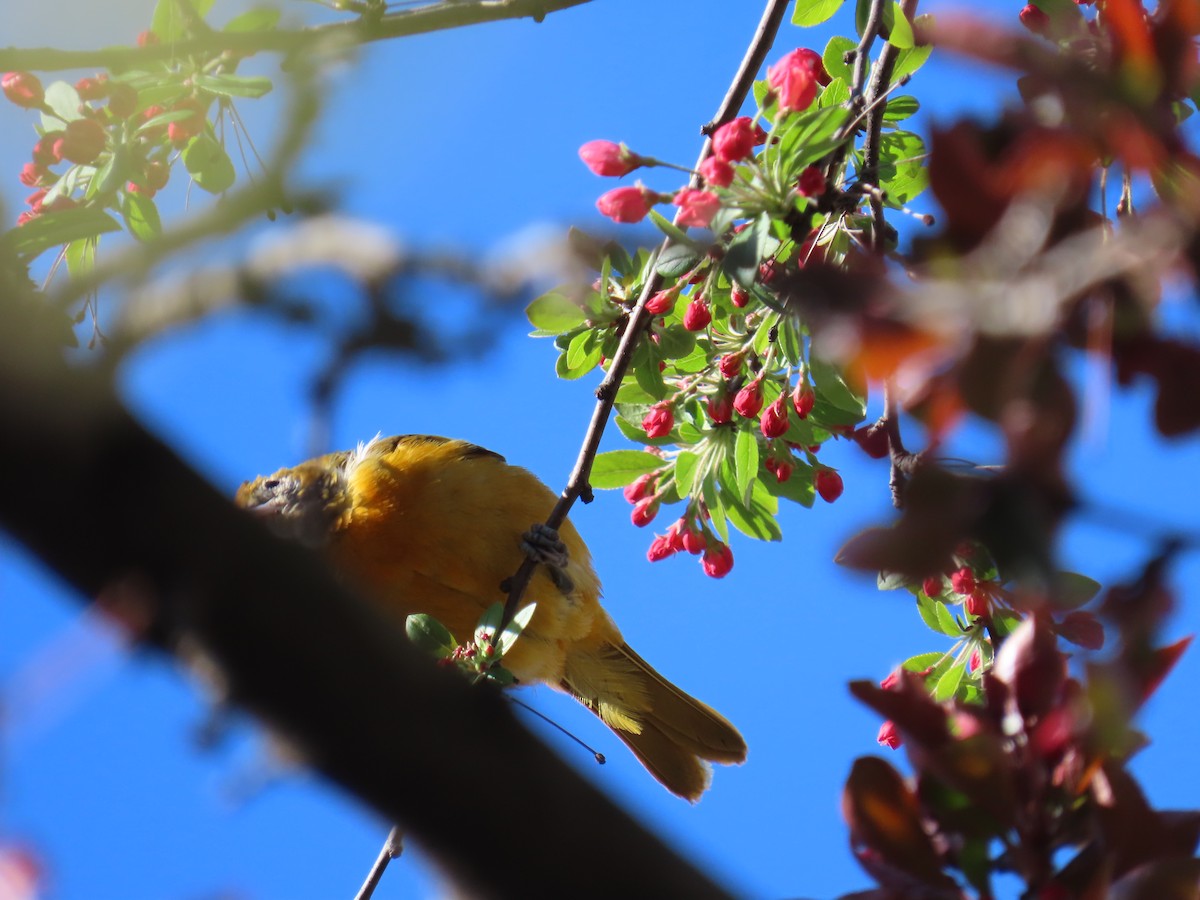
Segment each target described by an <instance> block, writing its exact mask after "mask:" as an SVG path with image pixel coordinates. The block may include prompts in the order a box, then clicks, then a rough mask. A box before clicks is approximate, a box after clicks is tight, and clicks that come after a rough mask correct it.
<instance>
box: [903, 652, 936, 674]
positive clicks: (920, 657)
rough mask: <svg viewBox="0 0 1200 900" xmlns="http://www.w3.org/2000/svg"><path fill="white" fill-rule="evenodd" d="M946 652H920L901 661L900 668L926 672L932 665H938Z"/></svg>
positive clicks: (908, 670) (907, 670)
mask: <svg viewBox="0 0 1200 900" xmlns="http://www.w3.org/2000/svg"><path fill="white" fill-rule="evenodd" d="M945 655H946V654H944V653H939V652H938V651H937V650H930V651H929V652H928V653H918V654H917V655H916V656H910V657H909V658H908V659H906V660H905V661H904V662H902V663H900V668H902V669H904V670H905V671H906V672H924V671H925V670H926V669H928V668H930V667H931V666H936V665H937V664H938V663H939V662H940V661H941V659H942V657H943V656H945Z"/></svg>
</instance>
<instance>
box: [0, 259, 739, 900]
mask: <svg viewBox="0 0 1200 900" xmlns="http://www.w3.org/2000/svg"><path fill="white" fill-rule="evenodd" d="M0 281H3V282H4V283H3V290H2V291H0V296H4V298H5V299H4V302H3V303H0V424H2V428H0V468H2V469H3V471H5V472H9V473H14V475H15V476H16V477H12V478H9V479H7V480H6V482H5V484H6V486H5V489H4V490H3V491H0V526H2V527H4V528H5V529H6V530H7V531H8V532H9V533H11V534H12V535H13V536H14V537H15V538H17V539H18V540H19V541H21V542H22V543H23V544H24V545H25V546H26V547H28V548H29V549H30V550H31V551H32V552H33V553H35V554H36V555H37V556H39V557H40V558H41V559H42V560H43V561H44V562H45V563H46V564H47V565H49V566H50V567H51V568H52V569H53V570H54V571H55V572H57V573H58V574H59V575H60V576H61V577H63V578H64V579H65V580H66V581H67V582H69V583H70V584H71V585H72V586H74V587H75V588H76V589H77V590H78V591H79V592H80V595H81V597H92V596H96V595H98V594H100V593H101V592H102V591H105V590H106V589H107V590H108V591H109V593H110V594H113V593H120V594H121V595H122V596H124V597H125V598H126V604H125V605H126V606H129V605H130V604H132V605H134V606H136V607H137V608H138V609H139V610H140V613H141V615H142V616H143V617H144V618H145V619H146V620H147V621H148V622H149V623H150V624H149V628H148V630H147V631H146V632H145V635H144V640H145V641H147V642H148V643H150V644H153V645H156V646H158V647H159V648H161V649H163V650H172V651H174V650H178V649H179V648H180V647H181V646H184V645H194V646H197V647H199V648H200V650H201V651H202V658H203V659H205V660H206V661H207V662H209V663H211V664H212V665H213V666H214V667H215V669H216V671H217V672H218V673H219V675H220V677H221V679H222V680H223V681H224V682H225V683H227V685H228V689H229V695H230V699H231V700H233V701H234V702H236V703H239V704H240V705H242V706H244V707H246V708H247V709H249V710H251V711H252V712H254V713H255V714H257V715H258V716H259V717H260V718H261V719H262V720H263V721H265V722H266V723H268V724H269V725H270V726H271V727H273V728H274V729H276V730H277V731H278V732H279V733H280V734H282V735H283V736H284V737H286V738H287V739H289V740H290V741H291V742H292V743H293V745H294V746H295V747H296V749H297V750H298V751H299V752H300V754H301V755H302V756H303V757H304V758H306V759H307V760H308V761H309V762H311V764H312V765H313V766H314V767H315V768H316V769H318V770H319V771H320V772H322V773H324V774H325V775H326V776H327V777H329V778H330V779H332V780H334V781H336V782H337V783H339V784H340V785H342V786H343V787H344V788H346V789H347V790H348V791H350V792H351V793H352V794H354V795H355V796H357V797H358V798H360V799H361V800H362V801H364V802H365V803H367V804H369V805H370V806H372V807H373V808H374V809H376V810H377V811H378V812H379V813H381V814H382V815H384V816H387V817H388V818H389V819H390V820H392V821H397V822H400V823H402V824H403V826H404V827H405V829H406V831H407V832H408V833H409V834H411V835H412V837H413V839H414V840H416V841H419V842H420V844H421V845H422V846H423V847H424V848H425V849H426V850H427V851H428V852H429V853H430V854H431V855H432V856H433V857H434V858H435V859H436V860H437V861H438V863H439V865H440V866H441V867H442V868H443V869H444V870H445V871H447V872H448V873H451V874H452V876H453V877H454V879H455V880H456V881H457V882H458V884H459V886H460V887H461V888H463V889H465V890H468V891H470V892H471V893H472V895H476V896H482V897H489V896H494V897H551V896H581V895H582V894H584V893H590V894H593V895H596V896H613V897H615V896H622V895H623V894H625V893H626V891H627V890H628V887H629V885H630V884H631V883H632V884H637V885H638V887H639V889H641V890H644V891H645V892H646V893H647V895H650V896H660V897H668V896H681V897H682V896H686V897H722V896H726V894H725V892H724V891H722V890H721V889H720V888H719V887H718V886H717V885H715V884H714V883H713V882H712V881H710V880H708V879H707V878H706V877H705V876H704V875H702V874H701V873H700V872H698V871H697V870H696V869H695V868H693V867H692V866H691V865H690V864H689V863H687V862H685V861H684V860H682V859H681V858H679V857H678V856H676V855H675V854H674V853H673V852H672V851H671V850H669V849H668V848H667V847H666V846H665V845H664V844H663V843H662V842H661V841H659V840H658V839H657V838H656V837H654V836H653V835H651V834H650V833H649V832H647V831H646V830H645V829H644V828H643V827H642V826H641V825H639V824H638V823H637V822H635V821H634V820H633V819H631V818H630V817H629V816H628V815H627V814H626V813H624V812H622V811H621V810H619V809H618V808H617V807H615V806H614V805H613V804H612V803H611V802H610V801H609V800H607V799H606V798H605V797H603V796H602V795H601V794H600V793H599V792H598V791H597V790H596V789H595V788H593V787H591V786H590V785H588V784H587V783H586V782H585V781H584V780H583V779H582V778H581V777H579V776H578V775H577V774H575V773H574V772H573V771H571V770H570V769H569V768H568V767H567V766H566V765H565V764H564V763H563V762H562V760H560V759H559V758H558V757H557V756H556V755H555V754H554V753H552V752H551V751H550V750H549V749H548V748H547V747H546V746H545V745H543V744H542V743H540V742H539V741H537V740H536V739H534V738H533V737H532V736H531V735H530V734H529V733H528V732H527V731H526V730H525V729H524V728H523V727H521V725H520V724H519V723H518V722H517V721H516V719H515V718H514V717H513V716H512V715H511V713H510V712H509V710H508V707H507V704H505V703H504V702H503V701H502V699H501V698H500V697H499V696H498V695H497V694H496V692H494V691H488V690H481V689H480V688H478V687H472V686H471V685H470V684H468V683H467V682H466V680H464V679H462V678H460V677H458V676H456V675H455V674H453V673H451V672H448V671H445V670H442V669H439V668H438V667H437V666H436V665H435V664H434V662H433V661H432V660H430V659H428V658H426V657H424V656H423V655H422V654H421V653H420V652H419V651H418V650H417V649H416V648H415V647H413V646H412V645H411V644H410V643H409V642H408V641H407V640H406V638H405V637H404V635H403V633H402V631H401V630H400V629H399V628H398V627H397V625H396V623H395V622H393V621H391V620H390V619H388V618H387V617H386V616H384V614H383V613H381V612H379V611H378V610H376V609H375V608H374V607H373V606H372V605H371V604H368V603H367V602H365V601H362V600H360V599H359V598H358V597H357V596H355V595H352V594H350V593H348V592H347V591H346V589H345V587H344V586H342V585H341V584H340V583H339V582H337V581H336V580H335V579H334V577H333V576H332V575H331V574H330V573H329V572H328V571H327V570H326V569H325V568H324V567H323V566H321V565H319V563H318V561H317V560H316V559H315V558H313V557H312V556H311V555H309V554H307V553H305V552H304V551H303V550H302V549H301V548H299V547H297V546H292V545H289V544H287V543H284V542H281V541H278V540H276V539H274V538H272V537H271V536H270V535H269V534H268V533H267V532H266V531H265V530H264V529H262V528H261V527H260V526H259V525H258V524H257V523H255V522H254V521H252V520H251V518H250V517H248V516H246V515H244V514H243V513H241V512H240V511H239V510H237V509H235V508H234V506H233V504H232V503H231V502H229V500H228V498H226V497H223V496H222V495H220V494H219V493H217V491H215V490H214V489H213V488H212V487H211V486H209V485H208V484H207V483H205V482H204V481H203V480H202V479H201V478H200V477H199V476H198V475H196V474H195V473H194V472H192V471H191V470H190V469H188V468H187V467H186V466H185V465H184V464H183V463H182V462H181V461H180V460H179V459H178V458H177V457H176V456H175V455H174V454H173V453H171V451H170V450H168V449H167V448H166V447H165V446H163V445H162V444H161V443H159V442H158V441H157V440H156V439H155V438H153V437H152V436H151V435H150V434H148V433H147V432H146V431H145V430H144V429H142V428H141V426H139V425H138V424H137V423H136V422H134V420H133V419H132V418H131V417H130V416H129V414H128V413H127V412H126V411H125V410H124V409H123V408H122V407H121V405H120V404H119V403H118V401H117V400H116V398H115V396H114V394H113V392H112V389H111V386H110V385H109V383H108V382H107V380H106V379H105V378H103V377H102V376H100V375H98V374H97V373H96V372H94V371H90V370H87V369H84V368H81V367H75V368H69V367H68V366H67V365H66V364H65V363H64V362H63V360H62V354H61V352H60V351H59V350H58V349H57V347H56V345H55V344H54V343H53V342H52V341H51V340H49V339H46V338H45V337H44V336H45V335H48V334H49V335H52V334H53V333H54V332H55V328H53V327H47V325H46V322H45V311H44V308H41V307H39V306H38V305H37V300H36V299H35V298H34V297H32V296H30V295H31V294H32V292H31V291H28V286H27V283H26V284H24V285H23V284H22V281H21V279H20V278H15V277H13V273H12V271H11V269H10V270H8V271H4V270H3V268H2V267H0ZM22 287H24V288H25V290H21V288H22ZM23 293H24V294H25V295H26V296H24V297H22V296H21V295H22V294H23ZM114 588H121V590H119V591H114ZM485 797H490V798H491V801H492V803H493V807H492V808H493V809H494V810H495V811H496V815H497V817H498V819H499V820H500V821H502V822H503V827H494V828H483V827H480V820H479V804H480V802H481V798H485ZM565 822H570V827H569V828H566V827H563V823H565ZM598 853H601V854H603V856H604V857H605V858H608V859H613V860H620V861H621V864H620V865H602V866H597V865H595V859H596V856H597V854H598Z"/></svg>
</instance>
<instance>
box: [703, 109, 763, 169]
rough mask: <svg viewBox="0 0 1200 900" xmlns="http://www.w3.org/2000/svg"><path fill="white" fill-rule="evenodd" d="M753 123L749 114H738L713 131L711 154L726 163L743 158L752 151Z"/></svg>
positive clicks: (753, 142)
mask: <svg viewBox="0 0 1200 900" xmlns="http://www.w3.org/2000/svg"><path fill="white" fill-rule="evenodd" d="M754 144H755V134H754V123H753V122H752V121H751V120H750V117H749V116H738V117H737V118H736V119H734V120H733V121H730V122H726V123H725V124H724V125H722V126H721V127H720V128H718V129H717V130H716V131H714V132H713V136H712V147H713V155H714V156H715V157H716V158H717V159H721V160H724V161H725V162H727V163H731V162H737V161H738V160H742V159H745V158H746V157H748V156H749V155H750V154H751V153H753V152H754Z"/></svg>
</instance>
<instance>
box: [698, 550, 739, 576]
mask: <svg viewBox="0 0 1200 900" xmlns="http://www.w3.org/2000/svg"><path fill="white" fill-rule="evenodd" d="M700 565H701V566H702V567H703V569H704V574H705V575H707V576H708V577H709V578H724V577H725V576H726V575H728V574H729V570H730V569H732V568H733V551H732V550H730V549H729V547H728V546H726V545H725V544H722V543H720V542H718V543H715V544H713V545H712V546H711V547H708V548H707V549H706V550H705V551H704V556H703V557H702V558H701V560H700Z"/></svg>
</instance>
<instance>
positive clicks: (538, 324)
mask: <svg viewBox="0 0 1200 900" xmlns="http://www.w3.org/2000/svg"><path fill="white" fill-rule="evenodd" d="M525 317H526V318H527V319H529V324H531V325H532V326H533V327H534V328H536V329H537V331H535V332H534V333H533V336H534V337H549V336H550V335H555V334H561V333H562V332H564V331H570V330H571V329H572V328H578V327H579V326H580V325H582V324H583V323H584V322H585V321H587V318H586V316H584V314H583V310H581V309H580V308H579V305H578V304H577V303H576V302H575V301H574V300H572V299H571V298H570V297H567V296H565V295H563V294H560V293H558V292H557V291H550V292H549V293H546V294H542V296H540V297H538V298H537V299H536V300H534V301H533V302H532V303H530V304H529V305H528V306H527V307H525Z"/></svg>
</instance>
